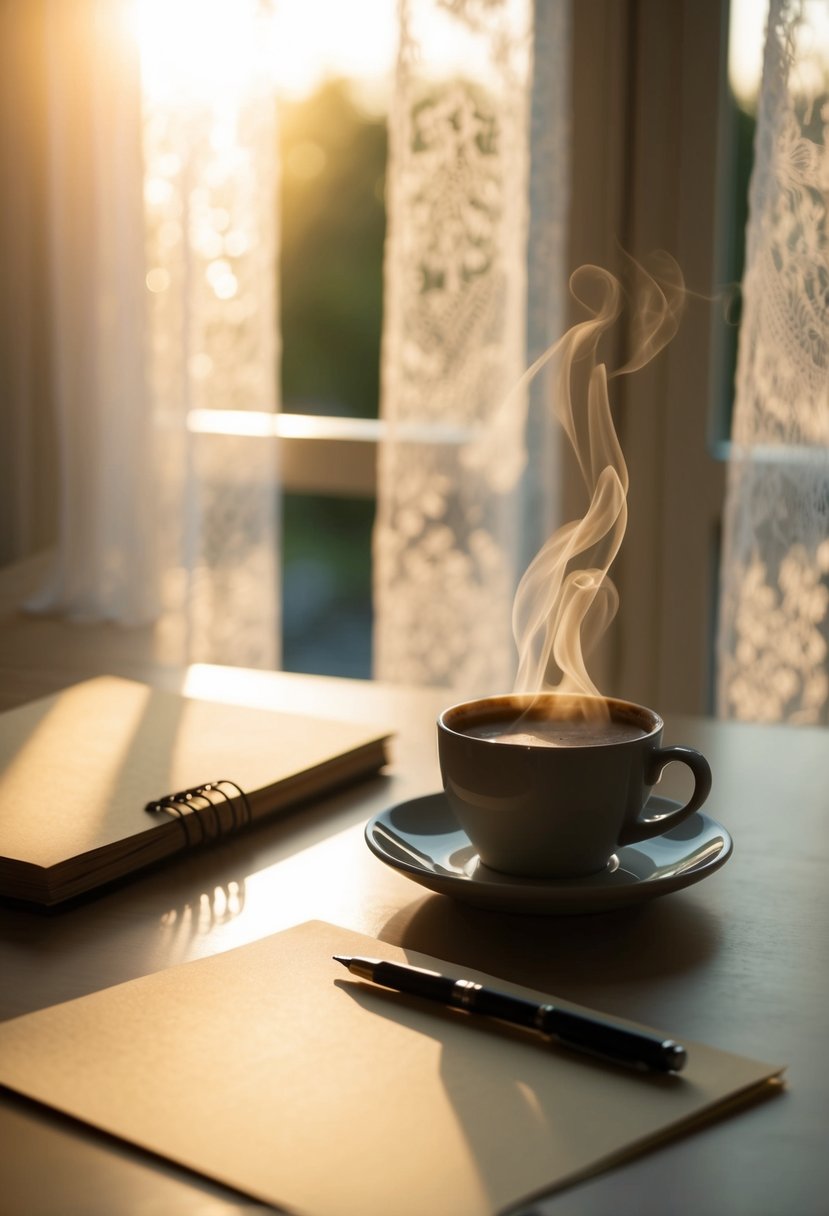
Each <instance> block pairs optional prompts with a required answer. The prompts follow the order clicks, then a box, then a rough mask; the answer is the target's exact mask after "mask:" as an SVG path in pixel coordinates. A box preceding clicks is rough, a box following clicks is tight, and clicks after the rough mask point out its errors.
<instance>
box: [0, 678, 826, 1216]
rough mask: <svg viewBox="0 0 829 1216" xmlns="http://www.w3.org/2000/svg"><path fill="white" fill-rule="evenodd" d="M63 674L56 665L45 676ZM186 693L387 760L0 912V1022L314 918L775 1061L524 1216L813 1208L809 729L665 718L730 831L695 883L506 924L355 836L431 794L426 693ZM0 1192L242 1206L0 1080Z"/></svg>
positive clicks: (672, 791)
mask: <svg viewBox="0 0 829 1216" xmlns="http://www.w3.org/2000/svg"><path fill="white" fill-rule="evenodd" d="M12 674H13V675H14V673H12ZM77 674H80V673H77ZM134 674H135V673H134ZM152 674H153V678H154V679H155V680H156V682H161V683H164V682H166V683H167V684H168V685H169V684H173V683H175V682H176V681H174V680H173V677H172V676H171V675H168V676H164V675H163V673H162V674H159V673H158V672H155V673H152ZM15 678H16V679H17V684H16V685H15V684H14V680H12V683H11V684H10V683H9V681H8V680H7V681H6V683H5V686H4V699H5V701H6V703H13V702H14V701H15V700H22V699H25V698H26V696H29V695H31V693H32V682H31V681H29V680H27V679H26V678H24V673H22V672H18V673H16V677H15ZM69 682H71V677H68V676H66V675H65V674H64V675H63V676H62V677H60V678H59V679H58V678H56V679H55V680H53V681H52V683H54V684H55V685H56V686H57V685H58V684H66V683H69ZM45 683H47V684H48V680H47V681H45ZM43 684H44V680H43V679H42V678H39V679H38V681H37V682H36V688H37V691H41V690H42V687H41V686H42V685H43ZM189 687H190V689H191V690H192V691H195V692H201V693H204V694H206V695H207V694H209V695H215V696H218V697H219V698H220V699H225V698H228V699H240V700H246V701H249V702H251V703H257V704H264V705H272V706H274V707H275V708H282V709H284V708H294V709H296V710H298V711H301V712H305V713H307V712H318V713H324V714H326V715H328V716H335V717H337V716H343V717H351V718H354V719H357V720H361V721H368V722H376V723H378V724H379V725H382V726H389V727H391V728H392V729H394V730H396V731H397V736H396V740H395V743H394V746H393V754H392V763H391V765H390V768H389V770H388V772H387V773H385V774H383V775H381V776H379V777H377V778H376V779H373V780H371V781H369V782H367V783H363V784H361V785H358V786H354V787H352V788H351V789H349V790H347V791H345V792H343V793H341V794H339V795H337V796H336V797H333V798H328V799H326V800H324V801H322V802H319V803H316V804H314V805H313V806H309V807H307V808H306V809H304V810H302V811H299V812H297V813H296V814H294V815H292V816H290V817H289V818H288V819H286V820H284V821H282V822H279V823H273V824H270V825H268V826H265V827H263V828H261V829H258V830H257V831H255V832H252V833H250V834H249V835H248V836H241V837H239V838H238V839H237V840H234V841H232V842H228V844H227V845H226V846H224V847H222V848H221V849H213V850H211V851H209V852H205V853H203V854H201V855H198V856H193V857H190V858H188V859H186V860H182V861H178V862H176V863H174V864H170V865H167V866H164V867H162V868H160V869H158V870H156V871H153V872H151V873H148V874H146V875H144V876H142V877H140V878H136V879H135V880H133V881H131V882H128V883H125V884H124V885H122V886H120V887H118V888H115V889H112V890H109V891H107V892H105V893H102V894H100V895H98V896H96V897H94V898H90V899H88V900H86V901H84V902H82V903H80V904H78V905H76V906H74V907H72V908H69V909H65V910H63V911H57V912H53V913H50V914H45V913H39V912H33V911H29V910H23V909H17V908H12V907H2V908H0V975H1V976H2V984H0V1017H2V1018H9V1017H13V1016H16V1015H18V1014H22V1013H25V1012H28V1011H30V1010H34V1009H38V1008H42V1007H45V1006H47V1005H50V1004H54V1003H55V1002H58V1001H62V1000H66V999H69V998H72V997H75V996H79V995H82V994H84V993H88V992H92V991H95V990H97V989H99V988H102V987H105V986H107V985H110V984H114V983H118V982H121V981H123V980H127V979H130V978H132V977H134V976H138V975H142V974H147V973H149V972H152V971H157V970H160V969H161V968H163V967H166V966H169V965H171V964H174V963H178V962H182V961H185V960H188V959H192V958H198V957H203V956H205V955H209V954H211V953H214V952H216V951H219V950H225V949H228V948H230V947H232V946H234V945H238V944H242V943H244V942H247V941H252V940H255V939H257V938H259V937H262V936H264V935H265V934H267V933H272V932H275V931H277V930H279V929H281V928H284V927H286V926H287V925H290V924H295V923H298V922H300V921H304V920H307V919H312V918H319V919H324V920H328V921H332V922H335V923H338V924H342V925H345V926H348V927H350V928H354V929H356V930H358V931H360V932H363V933H368V934H371V935H372V936H375V937H378V938H380V939H382V940H384V941H388V942H391V943H394V944H398V945H404V946H408V947H411V948H413V949H417V950H421V951H424V952H426V953H429V954H432V955H435V956H437V957H439V958H444V959H447V960H450V961H452V962H456V963H458V964H461V965H466V966H468V967H471V968H475V969H478V970H483V971H487V972H490V973H493V974H496V975H501V976H503V977H504V978H506V979H508V980H512V981H515V982H518V983H522V984H527V985H530V986H531V987H534V988H540V989H542V990H544V991H549V992H551V993H554V994H557V995H558V996H560V997H563V998H565V999H570V1000H573V1001H577V1002H580V1003H584V1004H587V1005H590V1006H593V1007H596V1008H599V1009H604V1010H606V1011H608V1012H609V1013H612V1014H616V1015H619V1016H622V1017H629V1018H633V1019H635V1020H638V1021H642V1022H646V1023H648V1024H651V1025H655V1026H659V1027H660V1028H663V1029H665V1030H666V1031H667V1032H669V1033H671V1034H672V1035H674V1036H675V1037H677V1038H681V1037H682V1036H685V1037H687V1038H688V1039H691V1040H701V1041H705V1042H708V1043H710V1044H711V1045H713V1046H716V1047H720V1048H723V1049H726V1050H731V1051H735V1052H739V1053H741V1054H745V1055H750V1056H755V1057H757V1058H758V1059H760V1060H764V1061H768V1062H770V1063H779V1064H782V1065H786V1066H787V1072H786V1077H787V1086H786V1089H785V1091H784V1092H783V1093H782V1095H780V1096H777V1097H774V1098H772V1099H769V1100H765V1101H763V1102H760V1103H759V1104H756V1105H754V1106H752V1107H750V1108H747V1109H744V1110H742V1111H740V1112H738V1113H736V1114H733V1115H730V1116H728V1117H724V1118H722V1119H719V1120H718V1121H717V1122H715V1123H712V1124H710V1125H709V1126H707V1127H704V1128H702V1129H700V1130H698V1131H696V1132H694V1133H693V1134H689V1135H685V1136H683V1137H682V1138H681V1139H679V1140H676V1141H674V1142H672V1143H670V1144H666V1145H664V1146H662V1147H660V1148H658V1149H655V1150H652V1151H651V1152H649V1153H648V1154H646V1155H644V1156H642V1157H640V1158H638V1159H637V1160H636V1161H634V1162H631V1163H630V1164H628V1165H626V1166H624V1167H622V1168H618V1169H614V1170H613V1171H610V1172H608V1173H606V1174H604V1175H602V1176H600V1177H597V1178H595V1179H593V1180H591V1181H589V1182H587V1183H582V1184H580V1185H578V1186H575V1187H573V1188H571V1189H570V1190H569V1191H566V1192H564V1193H562V1194H559V1195H557V1196H555V1197H554V1198H550V1199H548V1200H546V1201H545V1202H544V1203H543V1204H539V1205H536V1207H535V1208H533V1211H538V1212H542V1211H544V1212H546V1211H549V1212H550V1213H557V1214H561V1213H573V1214H579V1216H581V1214H583V1216H588V1214H593V1213H595V1214H596V1216H598V1214H599V1213H602V1214H605V1213H607V1212H609V1211H613V1212H615V1213H626V1212H630V1213H637V1214H642V1213H651V1212H653V1213H660V1216H662V1214H664V1213H686V1212H687V1213H689V1214H690V1213H694V1214H695V1216H696V1214H698V1213H702V1212H705V1213H751V1214H752V1216H762V1214H763V1213H768V1214H769V1216H772V1214H777V1213H783V1212H785V1213H794V1214H798V1213H800V1214H803V1216H806V1214H807V1213H819V1212H820V1213H822V1212H825V1211H826V1205H827V1199H826V1196H827V1194H829V1153H828V1152H827V1150H826V1141H827V1135H826V1111H827V1110H829V1067H828V1066H827V1063H826V1055H825V1043H826V1034H825V1026H826V1009H827V996H829V992H827V988H828V987H829V982H827V971H828V970H829V969H827V961H829V960H827V926H829V916H828V915H827V912H829V882H827V876H829V785H828V784H827V779H826V774H827V767H828V766H827V761H829V733H827V732H825V731H821V730H818V729H812V728H786V727H776V726H747V725H740V724H734V723H716V722H712V721H707V720H692V719H675V720H672V719H669V720H668V722H667V725H666V733H665V739H666V742H668V743H686V744H690V745H692V746H696V747H698V748H699V749H700V750H702V751H703V752H704V753H705V754H706V755H707V757H708V758H709V760H710V763H711V767H712V770H713V773H714V789H713V792H712V795H711V797H710V799H709V801H708V804H707V806H706V811H707V812H708V813H709V814H710V815H712V816H713V817H715V818H716V819H718V820H719V821H720V822H721V823H722V824H724V825H725V826H726V827H727V828H728V830H729V831H730V833H731V834H732V836H733V838H734V853H733V856H732V857H731V859H730V860H729V861H728V863H727V864H726V865H725V866H724V867H723V868H722V869H721V870H720V871H718V872H717V873H715V874H712V875H711V876H710V877H709V878H707V879H706V880H705V881H704V882H701V883H699V884H697V885H695V886H692V887H689V888H688V889H687V890H684V891H681V892H677V893H675V894H672V895H668V896H666V897H665V898H662V899H657V900H654V901H652V902H649V903H644V904H642V905H640V906H636V907H632V908H629V909H627V910H625V911H621V912H614V913H598V914H591V915H585V916H572V917H559V916H523V915H516V914H512V913H503V912H492V911H485V910H482V909H476V908H474V907H470V906H468V905H466V904H461V903H457V902H455V901H453V900H451V899H449V898H447V897H446V896H443V895H436V894H431V893H429V892H427V891H425V890H423V889H422V888H421V887H419V886H417V885H415V884H413V883H412V882H410V881H409V880H408V879H407V878H405V877H404V876H402V875H400V874H398V873H397V872H395V871H394V870H392V869H390V868H388V867H386V866H384V865H383V864H382V863H381V862H380V861H379V860H378V859H377V858H375V857H374V856H373V855H372V854H371V853H369V851H368V849H367V848H366V847H365V844H364V841H363V827H364V824H365V822H366V820H367V819H368V818H369V817H370V816H371V815H373V814H375V813H376V812H378V811H380V810H382V809H384V808H386V807H389V806H391V805H393V804H395V803H396V802H399V801H401V800H403V799H406V798H409V797H413V796H416V795H419V794H424V793H429V792H431V791H433V790H436V789H437V788H438V785H439V779H438V771H437V762H436V755H435V744H434V718H435V714H436V712H437V711H438V709H439V708H441V706H442V705H443V703H444V702H445V701H446V694H441V693H439V692H434V691H423V690H418V691H405V690H399V689H391V688H387V687H383V686H380V685H374V684H370V683H368V682H350V681H343V680H327V679H320V678H315V677H301V676H289V675H284V674H267V675H266V674H263V673H244V672H238V673H229V672H226V671H225V672H222V671H220V670H214V671H211V669H200V670H199V671H197V672H195V673H191V679H190V684H189ZM15 690H16V691H15ZM678 768H679V766H673V767H672V768H671V769H669V770H668V771H667V772H666V775H665V778H664V779H663V782H662V784H661V786H660V792H661V793H664V794H666V795H668V796H674V795H676V796H678V795H679V794H680V793H681V792H682V790H683V788H684V787H683V785H682V782H683V776H682V774H681V773H680V772H678V771H676V772H675V771H674V769H678ZM0 1193H2V1195H3V1201H2V1209H3V1211H4V1212H5V1213H8V1214H9V1216H13V1214H14V1213H27V1214H35V1213H41V1212H42V1213H50V1214H52V1213H54V1212H58V1211H60V1212H62V1213H72V1212H78V1213H80V1212H83V1213H85V1214H88V1216H96V1214H97V1213H101V1214H103V1213H106V1214H107V1216H112V1214H113V1213H120V1212H125V1213H126V1212H138V1211H141V1212H145V1211H146V1212H182V1213H188V1212H205V1211H210V1212H211V1213H216V1214H219V1213H230V1212H234V1211H237V1210H251V1209H254V1208H255V1207H256V1205H255V1204H252V1203H251V1202H249V1201H247V1200H245V1199H244V1197H240V1196H236V1195H233V1194H231V1193H229V1192H227V1191H224V1190H222V1189H221V1188H219V1187H215V1186H213V1185H211V1184H209V1183H207V1182H205V1181H203V1180H201V1179H199V1178H196V1177H194V1176H192V1175H188V1174H187V1173H186V1172H185V1171H183V1170H178V1169H176V1168H174V1167H173V1166H170V1165H167V1164H166V1163H164V1162H162V1161H159V1160H156V1159H151V1158H150V1157H148V1156H146V1155H143V1154H141V1153H139V1152H137V1151H136V1150H134V1149H132V1148H130V1147H129V1146H126V1145H121V1144H118V1143H116V1142H114V1141H112V1140H107V1139H106V1138H105V1137H102V1136H98V1135H95V1134H94V1133H92V1132H89V1131H86V1130H85V1129H83V1128H81V1127H79V1126H77V1125H75V1124H73V1123H71V1122H70V1121H68V1120H64V1119H62V1118H61V1117H59V1116H57V1115H54V1114H51V1113H50V1112H48V1111H45V1110H43V1109H41V1108H38V1107H36V1106H35V1105H33V1104H29V1103H25V1102H23V1101H21V1100H19V1099H16V1098H14V1097H12V1096H10V1095H3V1096H2V1098H0Z"/></svg>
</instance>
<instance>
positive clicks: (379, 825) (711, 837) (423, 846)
mask: <svg viewBox="0 0 829 1216" xmlns="http://www.w3.org/2000/svg"><path fill="white" fill-rule="evenodd" d="M679 806H680V803H678V802H673V801H672V800H671V799H669V798H659V797H655V796H651V798H650V799H649V801H648V807H649V809H650V810H651V811H652V812H657V813H664V812H666V811H671V810H675V809H676V808H678V807H679ZM366 843H367V844H368V847H369V848H370V849H371V851H372V852H373V853H374V854H375V855H376V856H377V857H379V858H380V860H381V861H384V862H385V863H386V865H389V866H392V867H393V868H394V869H395V870H399V871H400V873H401V874H405V875H406V877H407V878H411V879H412V880H413V881H414V882H417V883H420V885H421V886H424V887H428V889H429V890H430V891H437V892H438V893H439V894H441V895H450V896H452V898H454V899H459V900H463V901H464V902H465V903H468V904H474V905H475V906H476V907H479V908H489V909H492V910H495V911H501V912H524V913H534V914H556V915H568V914H572V913H581V912H605V911H610V910H612V909H614V908H623V907H628V906H629V905H630V904H636V903H640V902H642V901H643V900H646V899H654V898H656V896H658V895H668V894H669V893H670V892H671V891H679V890H681V889H682V888H683V887H689V886H691V885H692V883H695V882H699V881H700V879H703V878H707V877H708V875H709V874H713V873H714V871H715V870H718V869H719V868H720V866H722V865H724V864H725V862H726V861H727V860H728V858H729V857H730V855H731V849H732V842H731V837H730V836H729V834H728V832H727V831H726V830H725V828H724V827H722V825H721V824H719V823H717V821H716V820H715V819H711V818H709V816H708V815H704V814H702V812H701V811H695V812H694V814H692V815H690V816H689V817H688V818H687V819H686V820H685V822H684V823H681V824H679V826H678V827H675V828H672V829H671V830H670V831H669V832H665V833H664V835H662V836H655V837H653V838H652V839H651V840H643V841H641V842H640V843H639V844H631V845H626V846H625V847H624V848H620V849H619V850H618V852H617V853H614V855H613V857H611V859H610V861H609V862H608V864H607V868H606V869H604V870H602V871H600V872H599V873H598V874H589V875H587V876H586V877H585V878H559V879H546V878H517V877H515V876H513V875H510V874H500V873H499V872H498V871H497V870H490V869H489V868H488V867H487V866H485V865H483V863H482V862H481V861H480V860H479V858H478V854H477V853H476V852H475V849H474V848H473V846H472V845H471V844H470V841H469V837H468V836H467V835H466V833H465V832H464V831H463V829H462V828H461V827H460V826H459V824H458V822H457V820H456V819H455V816H454V815H453V814H452V811H451V810H450V808H449V804H448V802H447V801H446V797H445V795H444V794H443V793H439V794H428V795H426V796H425V797H421V798H412V799H410V800H409V801H408V802H401V803H400V804H399V805H397V806H393V807H391V808H389V809H388V810H386V811H381V812H380V814H379V815H375V816H374V818H373V819H371V820H370V821H369V823H368V824H367V825H366Z"/></svg>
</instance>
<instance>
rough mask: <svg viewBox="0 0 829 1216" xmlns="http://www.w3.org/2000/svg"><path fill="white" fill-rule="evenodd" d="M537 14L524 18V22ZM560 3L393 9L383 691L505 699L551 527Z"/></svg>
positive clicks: (378, 593)
mask: <svg viewBox="0 0 829 1216" xmlns="http://www.w3.org/2000/svg"><path fill="white" fill-rule="evenodd" d="M534 9H535V11H534ZM568 13H569V6H568V4H567V3H565V2H564V0H545V2H543V3H538V4H536V5H535V6H533V4H532V3H531V0H487V2H483V0H451V2H450V0H403V2H402V3H401V5H400V21H401V29H400V36H401V45H400V55H399V61H398V69H397V78H396V89H395V97H394V103H393V112H392V117H391V123H390V166H389V176H388V181H387V206H388V215H389V229H388V236H387V249H386V273H385V322H384V338H383V358H382V413H383V417H384V418H385V420H386V423H387V427H388V431H387V437H386V438H385V439H384V440H383V441H382V443H381V450H380V460H379V491H378V516H377V524H376V529H375V550H374V559H375V563H374V570H375V674H376V675H377V676H378V677H379V678H381V679H385V680H399V681H403V682H407V683H431V684H440V685H445V686H448V687H455V688H458V689H463V690H465V691H470V690H475V689H479V690H481V691H489V692H491V691H493V690H496V691H497V690H501V689H507V688H509V687H510V686H511V684H512V680H513V677H514V674H515V665H516V655H515V646H514V643H513V639H512V632H511V611H512V602H513V595H514V591H515V586H516V583H517V581H518V578H519V577H520V575H521V574H522V573H523V571H524V569H525V568H526V566H527V564H528V562H529V560H530V558H531V556H532V555H533V553H534V552H535V550H536V549H537V548H538V547H539V546H540V544H541V542H542V541H543V540H545V539H546V538H547V536H548V535H549V534H550V532H551V530H552V525H553V522H554V517H553V508H552V503H551V500H550V497H549V494H550V488H551V486H552V485H553V483H554V477H553V476H552V474H553V471H554V465H555V459H556V456H555V448H554V443H553V438H552V436H551V434H550V433H549V430H548V427H549V425H550V424H549V422H548V421H547V419H546V411H545V410H544V408H543V406H544V386H543V383H540V382H539V383H536V384H534V385H532V386H531V387H530V389H529V390H528V391H523V392H521V391H519V392H515V391H514V390H515V386H516V384H517V383H518V381H519V379H520V377H521V375H522V373H523V372H524V370H525V369H526V368H527V366H528V365H529V363H530V362H532V360H533V358H534V356H535V355H536V354H538V353H539V352H540V351H541V350H543V349H544V348H545V347H546V346H547V345H548V344H549V343H550V341H551V339H552V338H553V337H554V336H558V334H559V333H560V331H561V328H562V313H563V308H564V303H563V296H564V293H565V291H566V281H565V278H566V276H565V274H564V270H563V265H564V257H563V246H564V230H565V223H564V217H565V214H566V206H567V199H568V177H569V173H568V168H569V166H568V159H567V155H566V147H567V129H566V114H567V106H568V100H567V97H568V94H567V88H568V72H567V63H568Z"/></svg>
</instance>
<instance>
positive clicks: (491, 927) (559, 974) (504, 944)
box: [379, 895, 721, 1001]
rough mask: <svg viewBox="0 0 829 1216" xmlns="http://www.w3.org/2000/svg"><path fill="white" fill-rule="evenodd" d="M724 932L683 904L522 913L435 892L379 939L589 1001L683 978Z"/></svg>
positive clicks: (410, 907) (391, 921)
mask: <svg viewBox="0 0 829 1216" xmlns="http://www.w3.org/2000/svg"><path fill="white" fill-rule="evenodd" d="M720 935H721V926H720V924H719V923H718V921H717V920H716V918H715V917H714V916H713V914H710V913H708V912H707V911H706V910H705V909H704V908H701V907H700V906H699V904H697V903H690V902H685V901H683V900H682V899H676V900H674V901H668V900H654V901H653V902H651V903H649V904H644V905H640V906H638V907H635V908H627V909H622V910H618V911H614V912H602V913H595V914H592V915H584V916H520V915H507V914H504V913H499V912H489V911H484V910H482V909H478V908H473V907H470V906H468V905H465V904H459V903H457V902H455V901H454V900H452V899H449V898H447V897H445V896H442V895H434V896H431V897H429V898H427V899H425V900H421V901H418V903H416V904H409V905H408V906H407V907H406V908H403V909H401V910H400V911H399V912H397V913H396V914H395V915H394V916H392V917H391V918H390V919H389V920H388V921H387V922H386V924H385V925H384V927H383V929H382V930H381V932H380V935H379V936H380V937H381V938H382V939H383V940H386V941H389V942H392V943H394V944H396V945H401V946H404V947H406V948H408V949H412V950H419V951H421V952H423V953H425V954H432V955H434V956H436V957H437V958H443V959H447V960H450V961H453V962H457V963H458V964H460V965H463V966H465V967H467V968H472V969H474V970H478V971H488V972H492V973H494V974H496V975H499V976H503V977H504V978H505V979H509V980H512V981H513V982H515V983H519V984H526V985H528V986H530V987H533V988H539V989H542V990H544V991H553V992H555V993H557V994H558V995H559V996H562V997H565V996H567V997H569V999H571V1000H575V1001H585V1000H590V999H593V994H594V993H601V994H604V995H606V994H607V991H608V988H614V987H616V986H617V985H618V986H620V987H621V986H624V987H626V988H631V987H639V986H647V985H649V984H652V983H653V982H655V981H656V982H658V981H659V980H661V979H668V978H671V979H679V978H680V977H681V976H682V975H683V974H685V973H691V972H693V971H694V970H696V969H697V968H698V967H700V966H702V965H703V964H704V963H705V962H706V961H707V960H708V959H709V958H710V957H711V956H712V955H714V954H715V953H716V952H717V951H718V949H719V946H720Z"/></svg>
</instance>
